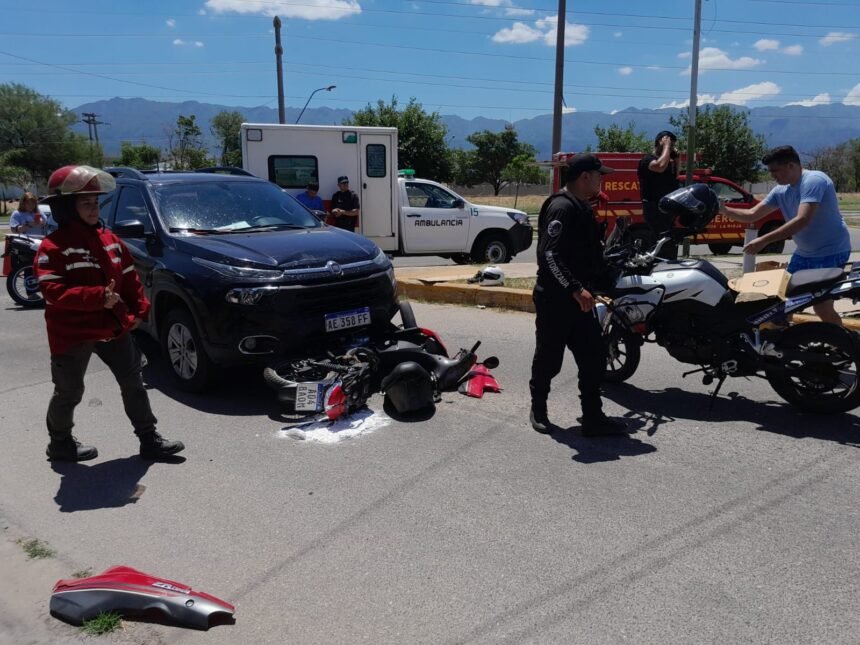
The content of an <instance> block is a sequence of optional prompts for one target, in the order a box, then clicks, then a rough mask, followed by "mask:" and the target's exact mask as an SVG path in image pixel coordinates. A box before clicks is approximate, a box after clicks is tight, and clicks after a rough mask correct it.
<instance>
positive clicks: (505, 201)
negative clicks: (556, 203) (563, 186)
mask: <svg viewBox="0 0 860 645" xmlns="http://www.w3.org/2000/svg"><path fill="white" fill-rule="evenodd" d="M547 197H549V193H547V194H546V195H520V197H519V198H518V199H517V200H516V201H517V205H516V206H514V198H513V196H511V195H499V196H498V197H495V196H493V195H482V196H477V195H475V196H472V197H469V201H470V202H472V203H474V204H486V205H487V206H502V207H504V208H516V209H517V210H521V211H525V212H526V213H528V214H529V215H537V214H538V213H540V207H541V205H542V204H543V203H544V202H545V201H546V198H547Z"/></svg>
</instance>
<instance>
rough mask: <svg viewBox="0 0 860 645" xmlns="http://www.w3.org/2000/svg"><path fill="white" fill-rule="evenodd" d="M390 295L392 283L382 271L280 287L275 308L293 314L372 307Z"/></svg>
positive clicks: (390, 299)
mask: <svg viewBox="0 0 860 645" xmlns="http://www.w3.org/2000/svg"><path fill="white" fill-rule="evenodd" d="M393 299H394V294H393V287H392V285H391V281H390V280H389V278H388V275H387V274H386V273H385V272H381V273H377V274H375V275H372V276H367V277H365V278H358V279H355V280H340V281H338V282H336V283H329V284H315V285H306V286H296V287H282V288H281V289H280V290H279V292H278V295H277V296H276V297H275V309H276V310H278V311H279V312H282V313H287V312H289V313H291V314H293V315H296V314H298V315H307V314H311V315H313V314H323V315H324V314H328V313H334V312H337V311H345V310H347V309H354V308H356V307H373V306H374V305H375V306H379V305H380V304H383V303H389V302H392V301H393Z"/></svg>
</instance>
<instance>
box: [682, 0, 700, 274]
mask: <svg viewBox="0 0 860 645" xmlns="http://www.w3.org/2000/svg"><path fill="white" fill-rule="evenodd" d="M701 35H702V0H696V12H695V17H694V18H693V59H692V61H691V64H690V111H689V116H688V117H687V181H686V182H685V183H686V184H687V185H688V186H689V185H690V184H692V183H693V182H694V180H693V171H694V170H695V169H696V112H697V110H698V107H699V106H698V102H699V39H700V37H701ZM681 253H682V255H683V256H684V257H689V255H690V238H689V237H685V238H684V244H683V246H682V251H681Z"/></svg>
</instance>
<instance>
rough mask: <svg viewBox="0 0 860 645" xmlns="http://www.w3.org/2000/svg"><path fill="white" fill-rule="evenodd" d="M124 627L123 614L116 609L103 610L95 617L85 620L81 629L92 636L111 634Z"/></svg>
mask: <svg viewBox="0 0 860 645" xmlns="http://www.w3.org/2000/svg"><path fill="white" fill-rule="evenodd" d="M120 627H122V616H120V615H119V614H118V613H116V612H115V611H103V612H102V613H100V614H99V615H98V616H96V617H95V618H91V619H90V620H85V621H84V624H83V625H81V631H82V632H84V633H85V634H89V635H90V636H101V635H102V634H109V633H111V632H113V631H116V630H117V629H119V628H120Z"/></svg>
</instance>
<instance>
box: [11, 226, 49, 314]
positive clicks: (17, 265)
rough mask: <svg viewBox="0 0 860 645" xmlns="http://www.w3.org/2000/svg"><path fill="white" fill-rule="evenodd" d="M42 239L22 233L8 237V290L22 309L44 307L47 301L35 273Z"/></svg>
mask: <svg viewBox="0 0 860 645" xmlns="http://www.w3.org/2000/svg"><path fill="white" fill-rule="evenodd" d="M41 243H42V238H41V237H37V236H32V235H23V234H20V233H11V234H9V235H7V236H6V245H5V249H4V251H3V255H4V257H5V258H6V260H5V263H4V268H5V269H6V273H7V276H6V290H7V291H8V292H9V296H10V297H11V298H12V300H14V301H15V302H16V303H17V304H19V305H21V306H22V307H27V308H35V307H43V306H44V305H45V300H44V298H43V297H42V292H41V291H40V289H39V281H38V279H37V278H36V276H35V274H34V272H33V261H34V260H35V259H36V254H37V253H38V252H39V245H40V244H41Z"/></svg>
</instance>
